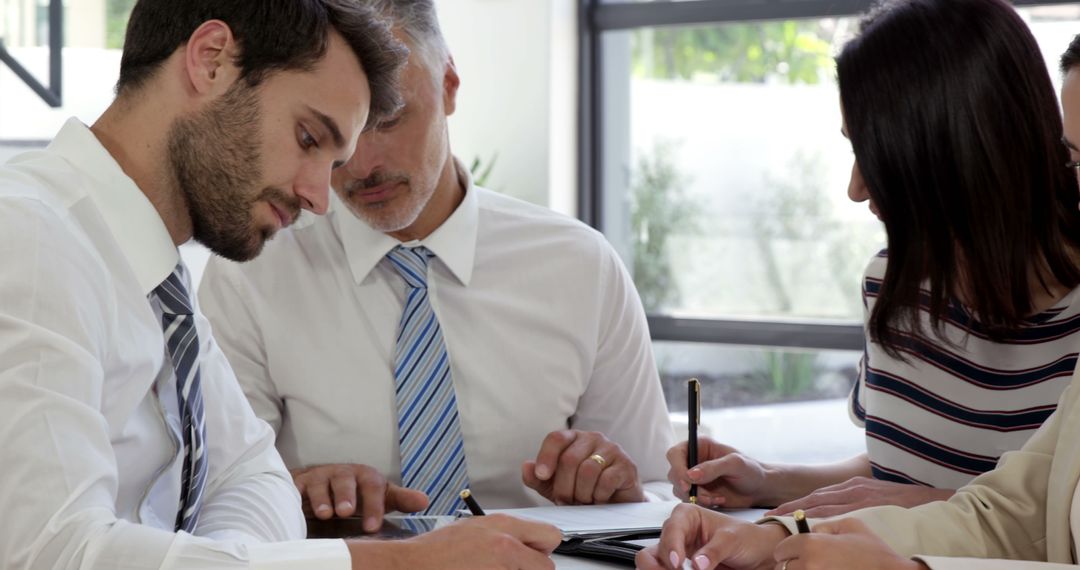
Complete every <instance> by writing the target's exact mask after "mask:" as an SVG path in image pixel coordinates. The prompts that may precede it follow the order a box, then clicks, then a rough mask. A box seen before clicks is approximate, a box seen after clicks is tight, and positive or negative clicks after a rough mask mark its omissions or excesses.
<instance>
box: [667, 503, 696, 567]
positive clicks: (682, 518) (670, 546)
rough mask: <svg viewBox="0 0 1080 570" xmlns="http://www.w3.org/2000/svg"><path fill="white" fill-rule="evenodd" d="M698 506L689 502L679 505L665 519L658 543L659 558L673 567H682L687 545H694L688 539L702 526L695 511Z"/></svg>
mask: <svg viewBox="0 0 1080 570" xmlns="http://www.w3.org/2000/svg"><path fill="white" fill-rule="evenodd" d="M696 508H697V507H695V506H692V505H687V504H682V505H677V506H676V507H675V509H674V510H673V511H671V516H669V517H668V520H666V521H664V526H663V528H662V530H661V532H660V542H659V543H658V544H657V545H656V548H657V558H658V559H659V560H661V561H663V562H664V564H669V565H670V567H671V568H681V567H682V563H683V560H685V559H686V549H687V546H691V547H692V546H694V545H693V544H688V541H689V540H690V538H691V537H693V536H696V535H697V534H698V531H699V530H700V528H701V520H700V518H699V517H698V515H696V514H695V512H694V509H696Z"/></svg>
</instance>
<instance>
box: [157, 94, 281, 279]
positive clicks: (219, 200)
mask: <svg viewBox="0 0 1080 570" xmlns="http://www.w3.org/2000/svg"><path fill="white" fill-rule="evenodd" d="M261 116H262V115H261V113H260V111H259V98H258V92H257V90H256V89H255V88H253V87H250V86H248V85H246V84H244V83H243V80H239V81H237V82H236V83H235V84H234V85H233V86H232V87H230V88H229V90H228V91H227V92H226V93H225V94H224V95H222V96H221V97H220V98H219V99H218V100H216V101H214V102H212V103H210V104H209V106H208V107H207V108H206V109H205V110H204V111H201V112H199V113H197V114H195V115H193V116H190V117H180V118H178V119H176V120H175V121H174V122H173V124H172V126H171V127H170V128H169V133H168V151H169V152H168V156H169V159H168V160H169V162H170V166H171V167H172V168H171V170H172V174H173V180H174V183H175V184H176V186H177V190H178V191H179V192H180V195H181V196H183V198H184V201H185V202H186V204H187V207H188V213H189V215H190V217H191V225H192V236H193V237H194V238H195V240H196V241H198V242H199V243H201V244H203V245H205V246H206V247H207V248H208V249H210V251H213V252H214V253H216V254H218V255H220V256H222V257H224V258H226V259H231V260H233V261H247V260H249V259H252V258H254V257H255V256H256V255H258V254H259V252H260V251H262V247H263V244H264V243H266V240H268V239H270V238H271V237H272V236H273V234H274V228H273V227H265V226H264V227H259V225H258V224H257V223H256V221H255V218H254V208H255V205H256V203H258V202H259V201H267V202H273V203H275V204H277V205H278V206H279V207H281V208H283V209H285V210H286V211H287V212H288V213H289V214H291V217H292V219H295V218H296V215H297V214H299V211H300V199H299V198H298V197H296V196H290V195H289V194H287V193H286V192H284V191H283V190H281V189H278V188H272V187H267V188H263V189H262V190H259V189H258V186H259V179H260V178H261V177H262V165H261V160H262V157H261V150H262V139H261V136H260V134H259V125H260V119H261Z"/></svg>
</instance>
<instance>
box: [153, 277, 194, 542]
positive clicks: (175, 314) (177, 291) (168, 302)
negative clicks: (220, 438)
mask: <svg viewBox="0 0 1080 570" xmlns="http://www.w3.org/2000/svg"><path fill="white" fill-rule="evenodd" d="M184 272H185V270H184V264H183V263H180V264H177V266H176V269H174V270H173V272H172V274H170V275H169V277H168V278H167V279H165V281H162V282H161V285H158V286H157V288H155V289H154V291H153V292H152V293H150V297H151V299H156V300H157V302H158V306H160V307H161V311H162V315H161V325H162V328H163V329H164V331H165V348H166V349H167V350H168V353H169V359H170V360H171V361H172V365H173V370H174V371H175V372H176V394H177V403H178V404H179V409H180V430H181V432H182V434H183V438H184V467H183V471H182V472H181V474H180V505H179V508H178V509H177V512H176V531H181V530H182V531H184V532H188V533H191V532H194V530H195V525H196V524H198V522H199V507H200V505H201V504H202V495H203V491H204V489H205V487H206V473H207V464H206V446H205V443H206V423H205V421H204V410H203V399H202V384H201V382H200V380H199V336H198V333H197V332H196V330H195V318H194V316H193V314H192V313H193V311H192V308H191V297H189V296H188V292H187V287H185V286H184Z"/></svg>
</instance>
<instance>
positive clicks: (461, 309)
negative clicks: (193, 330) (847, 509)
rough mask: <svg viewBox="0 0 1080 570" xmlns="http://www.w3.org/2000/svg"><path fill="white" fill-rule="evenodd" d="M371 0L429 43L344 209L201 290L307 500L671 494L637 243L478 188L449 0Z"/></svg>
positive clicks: (416, 501)
mask: <svg viewBox="0 0 1080 570" xmlns="http://www.w3.org/2000/svg"><path fill="white" fill-rule="evenodd" d="M367 3H368V4H371V5H374V6H375V7H376V8H377V9H379V10H381V11H382V12H383V13H384V14H386V15H388V16H389V17H390V18H391V19H392V21H393V22H394V23H395V33H396V34H397V35H398V37H399V38H401V39H403V40H404V41H405V42H406V43H407V44H408V45H409V46H410V48H411V49H412V54H413V55H412V56H411V57H410V61H409V64H408V66H407V68H406V71H405V74H404V77H403V95H404V99H405V106H404V108H403V109H402V110H401V111H400V112H399V113H397V114H396V115H394V116H392V117H390V118H389V119H388V120H386V121H384V122H382V123H381V124H380V125H378V126H377V127H376V128H374V129H373V130H371V131H369V132H366V133H364V134H363V135H362V136H361V138H360V141H359V143H358V145H357V149H356V153H355V154H354V155H353V156H352V158H351V159H350V160H349V161H348V162H347V163H346V164H345V165H344V166H343V167H341V168H339V169H337V171H336V172H335V175H334V178H333V186H334V188H335V190H336V194H337V199H336V200H335V201H334V203H333V204H332V205H331V210H332V212H331V214H330V215H329V217H327V218H325V219H310V220H307V221H306V223H305V222H304V221H301V222H300V223H298V224H297V226H295V228H294V230H293V231H292V232H291V233H290V234H289V235H286V236H283V237H282V238H280V239H278V240H276V241H275V243H274V244H273V245H272V246H271V247H268V248H267V252H266V253H265V254H264V255H263V256H262V257H261V258H260V259H259V260H257V261H255V262H251V263H246V264H244V265H237V264H233V263H229V262H228V261H225V260H222V259H215V260H213V261H211V263H210V265H209V267H208V269H207V272H206V277H205V279H204V280H203V283H202V288H201V293H200V295H201V297H200V299H201V300H202V302H203V305H204V308H205V310H206V312H207V314H208V315H210V318H211V320H212V322H213V325H214V330H215V332H216V333H217V336H218V338H219V341H220V342H221V345H222V347H223V349H224V351H225V352H226V354H227V355H228V356H229V359H230V361H231V362H232V364H233V366H235V368H236V371H237V375H238V376H239V378H240V381H241V384H242V385H243V386H244V389H245V391H246V393H247V396H248V398H249V399H250V401H251V402H252V405H253V406H254V408H255V411H256V413H257V414H259V415H260V416H261V417H263V418H264V419H266V420H267V421H268V422H269V423H270V424H271V425H272V426H273V427H274V428H275V429H276V430H277V444H278V449H279V450H280V451H281V453H282V455H283V456H284V458H285V461H286V463H287V464H288V466H289V467H290V469H291V470H292V473H293V476H294V480H295V482H296V484H297V486H298V487H299V488H300V489H301V492H302V494H303V495H304V497H305V499H306V503H307V506H308V507H309V508H311V510H312V511H313V513H314V515H315V516H317V517H319V518H330V517H332V516H334V514H335V513H336V514H337V515H338V516H350V515H353V514H354V513H356V512H361V513H363V515H364V517H365V519H366V520H365V528H367V529H368V530H374V529H376V528H378V524H379V520H380V518H381V516H382V514H383V512H384V508H387V509H397V510H403V511H418V510H424V511H425V512H426V513H428V514H446V513H449V512H453V511H454V510H455V509H457V508H460V507H462V506H463V505H462V504H461V503H460V502H459V499H458V493H459V491H461V490H462V489H463V488H464V487H466V486H468V487H471V489H472V490H473V492H474V493H475V494H476V495H477V497H478V498H479V500H480V501H481V502H482V503H483V504H485V505H486V506H492V507H511V506H528V505H532V504H539V503H541V502H544V499H546V500H549V501H552V502H555V503H559V504H593V503H609V502H629V501H643V500H646V498H647V493H646V489H648V490H649V491H650V492H653V491H655V492H656V493H657V494H659V495H664V494H667V493H670V485H669V484H667V483H665V474H666V470H667V468H666V465H665V461H664V453H665V451H666V450H667V448H668V447H669V446H670V445H671V443H672V439H673V436H672V431H671V426H670V423H669V420H668V417H667V412H666V408H665V405H664V399H663V396H662V393H661V390H660V385H659V380H658V377H657V371H656V366H655V364H654V361H653V357H652V350H651V345H650V340H649V333H648V327H647V325H646V321H645V315H644V312H643V310H642V308H641V302H640V300H639V298H638V295H637V292H636V291H635V290H634V287H633V284H632V283H631V281H630V279H629V277H628V275H627V272H626V270H625V269H624V267H623V265H622V264H621V262H620V261H619V259H618V257H617V255H616V253H615V252H614V250H613V249H612V248H611V246H610V245H609V244H608V243H607V242H606V241H605V240H604V238H603V236H601V235H600V234H599V233H597V232H596V231H594V230H592V229H590V228H588V227H587V226H585V225H584V224H582V223H580V222H578V221H576V220H573V219H569V218H566V217H563V216H560V215H557V214H555V213H553V212H551V211H549V210H547V209H544V208H540V207H537V206H534V205H530V204H527V203H524V202H521V201H519V200H515V199H512V198H508V197H505V196H502V195H499V194H496V193H494V192H491V191H489V190H486V189H484V188H480V187H478V186H476V185H474V184H473V183H472V180H471V179H470V177H469V172H468V170H467V169H466V168H464V167H463V166H462V164H461V163H460V162H459V161H457V160H456V159H455V158H454V156H453V155H452V154H451V151H450V144H449V135H448V130H447V117H448V116H449V115H450V114H451V113H453V112H454V108H455V104H456V97H457V91H458V86H459V83H460V80H459V77H458V73H457V70H456V68H455V66H454V61H453V58H452V57H451V56H450V53H449V50H448V49H447V46H446V43H445V41H444V40H443V37H442V35H441V32H440V30H439V24H438V20H437V18H436V14H435V9H434V5H433V3H432V2H431V1H429V0H422V1H411V0H410V1H405V0H369V1H368V2H367ZM522 112H527V110H525V109H523V110H522ZM387 480H389V481H392V482H393V483H388V482H387ZM650 482H652V483H650ZM399 484H400V486H399ZM403 487H404V488H403ZM410 489H411V490H410ZM425 496H426V499H425ZM541 496H542V497H543V499H541ZM358 507H359V509H358Z"/></svg>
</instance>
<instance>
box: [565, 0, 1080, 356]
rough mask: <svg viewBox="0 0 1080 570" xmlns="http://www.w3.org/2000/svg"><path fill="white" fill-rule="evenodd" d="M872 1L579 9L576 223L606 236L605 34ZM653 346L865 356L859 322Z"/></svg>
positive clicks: (816, 14) (665, 322)
mask: <svg viewBox="0 0 1080 570" xmlns="http://www.w3.org/2000/svg"><path fill="white" fill-rule="evenodd" d="M873 4H874V0H687V1H678V2H661V1H657V2H640V3H628V2H612V1H609V2H605V1H603V0H580V1H579V19H578V22H579V28H580V36H579V50H578V52H579V76H578V80H579V85H580V91H579V101H578V105H579V113H578V124H579V131H578V165H579V168H578V188H579V192H578V217H579V218H580V219H581V220H582V221H583V222H585V223H587V224H589V225H590V226H592V227H593V228H596V229H597V230H598V231H600V232H604V230H605V228H604V227H603V225H604V224H603V217H604V208H605V204H604V188H605V186H604V184H605V180H604V163H603V159H604V152H605V150H606V149H605V144H604V143H605V141H604V140H603V134H604V133H605V124H604V114H603V108H604V107H603V105H604V73H605V71H606V69H605V65H604V51H603V36H604V33H605V32H611V31H625V30H633V29H639V28H646V27H657V26H679V25H708V24H722V23H731V22H745V21H767V20H788V19H806V18H827V17H843V16H854V15H858V14H859V13H862V12H864V11H866V10H867V9H868V8H870V7H871V6H872V5H873ZM1012 4H1013V5H1014V6H1015V7H1017V8H1019V7H1025V6H1050V5H1067V4H1080V2H1076V1H1075V0H1013V2H1012ZM648 321H649V329H650V332H651V335H652V340H654V341H677V342H702V343H713V344H728V345H750V346H767V347H777V348H803V349H814V350H828V349H839V350H854V351H861V350H863V348H864V347H863V342H864V340H863V327H862V323H861V322H855V321H847V320H842V321H835V320H817V319H799V318H787V317H784V318H750V319H736V318H700V319H699V318H681V317H676V316H672V315H664V314H650V315H648Z"/></svg>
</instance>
